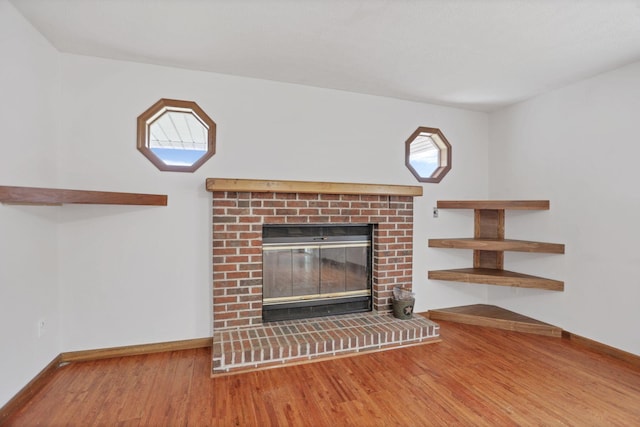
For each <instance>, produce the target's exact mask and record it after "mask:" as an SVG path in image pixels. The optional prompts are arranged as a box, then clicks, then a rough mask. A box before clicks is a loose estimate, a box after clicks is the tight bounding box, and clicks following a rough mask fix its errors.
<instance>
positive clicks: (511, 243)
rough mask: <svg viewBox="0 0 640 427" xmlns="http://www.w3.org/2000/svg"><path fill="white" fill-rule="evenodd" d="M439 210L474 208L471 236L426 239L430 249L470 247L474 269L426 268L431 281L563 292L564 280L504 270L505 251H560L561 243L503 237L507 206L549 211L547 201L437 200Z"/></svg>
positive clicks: (558, 252)
mask: <svg viewBox="0 0 640 427" xmlns="http://www.w3.org/2000/svg"><path fill="white" fill-rule="evenodd" d="M437 206H438V208H441V209H473V210H474V237H473V238H448V239H429V247H431V248H450V249H472V250H473V268H462V269H455V270H434V271H429V273H428V277H429V279H433V280H447V281H453V282H465V283H480V284H489V285H498V286H516V287H523V288H537V289H546V290H551V291H563V290H564V282H561V281H559V280H552V279H545V278H543V277H537V276H530V275H527V274H522V273H516V272H513V271H507V270H504V251H517V252H536V253H550V254H563V253H564V245H563V244H560V243H546V242H534V241H529V240H510V239H505V238H504V218H505V215H504V212H505V210H506V209H518V210H548V209H549V201H548V200H452V201H444V200H439V201H438V203H437Z"/></svg>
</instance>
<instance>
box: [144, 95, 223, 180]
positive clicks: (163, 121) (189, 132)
mask: <svg viewBox="0 0 640 427" xmlns="http://www.w3.org/2000/svg"><path fill="white" fill-rule="evenodd" d="M215 141H216V124H215V122H214V121H213V120H211V118H210V117H209V116H207V114H206V113H205V112H204V111H203V110H202V109H201V108H200V107H199V106H198V104H196V103H195V102H191V101H179V100H175V99H161V100H159V101H158V102H156V103H155V104H153V105H152V106H151V107H150V108H149V109H148V110H147V111H145V112H144V113H142V114H141V115H140V116H138V150H140V152H142V154H144V155H145V157H147V158H148V159H149V160H150V161H151V163H153V164H154V165H156V167H157V168H158V169H160V170H162V171H174V172H194V171H195V170H197V169H198V168H199V167H200V166H202V165H203V164H204V162H206V161H207V160H208V159H209V158H211V156H213V155H214V153H215Z"/></svg>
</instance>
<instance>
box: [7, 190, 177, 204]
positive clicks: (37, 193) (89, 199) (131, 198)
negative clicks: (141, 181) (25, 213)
mask: <svg viewBox="0 0 640 427" xmlns="http://www.w3.org/2000/svg"><path fill="white" fill-rule="evenodd" d="M0 203H7V204H24V205H46V206H48V205H53V206H58V205H63V204H65V203H74V204H91V205H95V204H99V205H146V206H167V196H166V195H164V194H139V193H117V192H110V191H84V190H67V189H55V188H38V187H9V186H0Z"/></svg>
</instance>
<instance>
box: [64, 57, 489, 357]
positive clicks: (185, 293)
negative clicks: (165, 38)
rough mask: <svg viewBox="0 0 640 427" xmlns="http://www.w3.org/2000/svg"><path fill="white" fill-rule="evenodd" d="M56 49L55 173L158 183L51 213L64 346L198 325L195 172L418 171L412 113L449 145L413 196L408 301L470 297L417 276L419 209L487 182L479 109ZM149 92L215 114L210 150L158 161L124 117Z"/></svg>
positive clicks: (313, 175) (207, 266)
mask: <svg viewBox="0 0 640 427" xmlns="http://www.w3.org/2000/svg"><path fill="white" fill-rule="evenodd" d="M61 60H62V97H63V101H62V103H61V108H62V110H63V111H64V112H65V114H64V119H63V120H62V130H61V141H60V150H59V164H60V171H61V185H63V186H65V187H73V188H78V187H79V188H85V189H103V190H113V191H133V192H150V193H160V194H168V195H169V206H168V207H121V206H113V207H105V206H71V207H67V208H65V209H64V211H63V212H62V213H61V217H62V219H61V225H60V242H61V244H60V251H61V257H60V280H61V283H62V307H61V313H62V314H61V316H62V336H63V339H62V347H63V348H64V350H66V351H67V350H79V349H87V348H101V347H110V346H116V345H127V344H140V343H146V342H158V341H168V340H175V339H188V338H195V337H204V336H210V335H211V333H212V331H211V296H210V294H211V249H210V247H211V219H210V216H211V206H210V205H211V202H210V200H211V194H210V193H208V192H206V191H205V189H204V184H205V179H206V178H208V177H226V178H234V177H237V178H257V179H291V180H308V181H336V182H364V183H381V184H405V185H418V184H419V183H418V182H417V181H416V180H415V178H414V177H413V175H411V173H410V172H409V170H408V169H407V168H406V167H405V166H404V141H405V140H406V139H407V138H408V137H409V136H410V135H411V133H412V132H413V131H414V130H415V129H416V128H417V127H418V126H421V125H422V126H434V127H439V128H441V129H442V130H443V132H444V133H445V135H446V136H447V138H448V139H449V141H450V142H451V144H452V145H453V150H454V151H453V156H454V157H453V169H452V171H451V172H450V173H449V175H448V176H447V177H446V178H445V179H444V180H443V181H442V183H440V184H437V185H434V184H425V185H424V190H425V196H424V197H421V198H417V199H416V224H415V246H416V252H415V265H416V267H415V287H416V291H417V293H418V303H417V309H419V310H427V309H428V308H430V307H437V306H443V305H445V304H446V305H456V304H460V303H465V302H466V301H468V300H470V299H473V301H474V302H475V301H476V298H475V296H474V294H473V293H469V292H464V291H461V290H460V289H464V285H461V288H456V287H455V286H451V285H446V284H433V285H432V284H429V285H428V284H427V279H426V272H427V270H428V268H429V263H430V262H432V261H431V259H430V258H429V259H428V258H427V249H426V241H427V238H428V237H429V236H432V235H433V234H435V233H436V228H435V227H436V226H440V223H438V222H437V220H433V219H431V218H430V215H431V212H430V210H431V206H433V205H434V204H435V200H436V199H437V198H439V197H440V198H442V197H448V198H451V197H485V196H486V194H487V191H488V180H487V161H488V160H487V149H488V145H487V144H488V142H487V134H488V130H487V123H488V118H487V115H486V114H483V113H475V112H468V111H463V110H457V109H452V108H445V107H439V106H432V105H425V104H419V103H412V102H406V101H399V100H392V99H386V98H381V97H373V96H365V95H359V94H353V93H347V92H341V91H334V90H325V89H318V88H311V87H305V86H298V85H290V84H282V83H276V82H269V81H261V80H254V79H247V78H240V77H232V76H224V75H216V74H212V73H205V72H196V71H187V70H182V69H175V68H165V67H158V66H152V65H143V64H134V63H127V62H116V61H111V60H103V59H96V58H89V57H82V56H75V55H66V54H65V55H61ZM162 97H166V98H177V99H186V100H193V101H196V102H197V103H198V104H199V105H200V107H202V108H203V109H204V110H205V111H206V112H207V114H208V115H209V116H210V117H211V118H213V120H214V121H216V123H217V125H218V133H217V152H216V155H215V156H214V157H213V158H212V159H211V160H209V161H208V162H207V163H206V164H205V165H204V166H203V167H201V168H200V169H199V170H198V171H197V172H195V173H193V174H190V173H186V174H185V173H175V172H160V171H158V170H157V169H156V168H155V167H154V166H153V165H152V164H151V163H150V162H149V161H148V160H147V159H146V158H145V157H144V156H143V155H142V154H140V153H139V152H138V151H137V150H136V146H135V135H136V127H135V126H136V120H135V119H136V117H137V116H138V115H139V114H140V113H142V112H143V111H144V110H145V109H147V108H148V107H149V106H150V105H151V104H153V103H154V102H156V101H157V100H158V99H159V98H162ZM459 223H464V227H467V226H468V227H472V224H470V223H469V221H468V218H462V219H461V220H460V221H456V220H455V218H454V220H452V221H449V222H448V225H447V226H446V227H448V229H446V228H445V229H443V230H438V233H441V234H443V235H451V234H452V233H454V232H456V233H457V232H459V230H457V229H456V227H457V225H458V224H459ZM442 224H444V223H442ZM433 258H434V261H433V262H435V260H437V256H436V255H434V257H433ZM465 262H466V259H465ZM471 292H477V291H476V290H473V291H471Z"/></svg>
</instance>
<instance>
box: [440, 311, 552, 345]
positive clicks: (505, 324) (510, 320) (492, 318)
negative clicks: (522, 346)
mask: <svg viewBox="0 0 640 427" xmlns="http://www.w3.org/2000/svg"><path fill="white" fill-rule="evenodd" d="M427 317H429V318H430V319H431V320H448V321H450V322H456V323H466V324H468V325H477V326H488V327H491V328H498V329H504V330H507V331H517V332H526V333H530V334H537V335H546V336H550V337H557V338H560V337H561V336H562V328H559V327H557V326H554V325H550V324H548V323H544V322H541V321H539V320H536V319H532V318H530V317H527V316H523V315H521V314H518V313H515V312H513V311H509V310H505V309H504V308H500V307H496V306H494V305H486V304H476V305H465V306H462V307H449V308H441V309H436V310H429V311H428V312H427Z"/></svg>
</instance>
